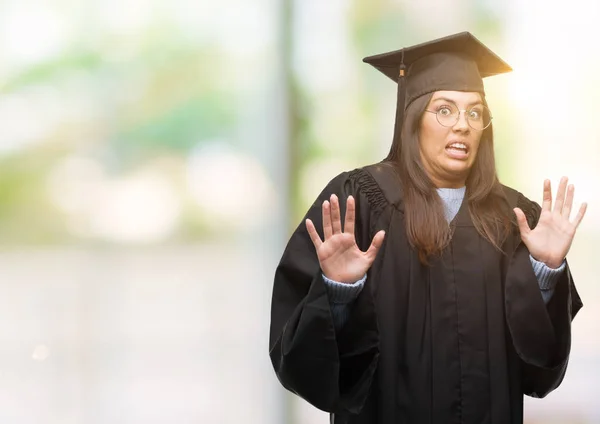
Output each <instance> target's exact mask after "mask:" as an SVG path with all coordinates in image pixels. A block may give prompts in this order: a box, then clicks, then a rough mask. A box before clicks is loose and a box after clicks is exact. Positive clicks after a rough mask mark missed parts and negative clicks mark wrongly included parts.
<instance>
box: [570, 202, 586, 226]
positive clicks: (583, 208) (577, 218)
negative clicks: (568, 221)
mask: <svg viewBox="0 0 600 424" xmlns="http://www.w3.org/2000/svg"><path fill="white" fill-rule="evenodd" d="M585 211H587V203H582V204H581V206H580V208H579V212H577V216H575V220H574V221H573V224H574V225H575V228H577V227H579V224H580V223H581V220H582V219H583V217H584V216H585Z"/></svg>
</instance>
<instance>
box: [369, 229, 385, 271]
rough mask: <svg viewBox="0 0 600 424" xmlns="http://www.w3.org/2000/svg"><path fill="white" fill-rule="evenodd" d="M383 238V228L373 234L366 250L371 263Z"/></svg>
mask: <svg viewBox="0 0 600 424" xmlns="http://www.w3.org/2000/svg"><path fill="white" fill-rule="evenodd" d="M384 238H385V231H383V230H381V231H379V232H378V233H377V234H375V237H373V241H372V242H371V246H369V249H368V250H367V252H366V255H367V258H368V259H369V262H371V263H373V261H374V260H375V257H376V256H377V252H379V248H380V247H381V245H382V244H383V239H384Z"/></svg>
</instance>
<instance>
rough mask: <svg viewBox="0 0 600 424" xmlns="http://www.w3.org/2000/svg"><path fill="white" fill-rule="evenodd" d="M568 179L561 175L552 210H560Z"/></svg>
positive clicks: (563, 201)
mask: <svg viewBox="0 0 600 424" xmlns="http://www.w3.org/2000/svg"><path fill="white" fill-rule="evenodd" d="M568 181H569V179H568V178H567V177H562V178H561V179H560V184H558V191H557V192H556V203H554V212H558V213H561V212H562V209H563V206H564V203H565V192H566V191H567V182H568Z"/></svg>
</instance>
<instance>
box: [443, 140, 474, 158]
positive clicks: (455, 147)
mask: <svg viewBox="0 0 600 424" xmlns="http://www.w3.org/2000/svg"><path fill="white" fill-rule="evenodd" d="M446 151H447V152H448V153H451V154H452V155H453V156H454V155H457V156H466V155H467V153H469V146H467V145H466V144H465V143H461V142H458V141H455V142H452V143H448V145H446Z"/></svg>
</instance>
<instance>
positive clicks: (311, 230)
mask: <svg viewBox="0 0 600 424" xmlns="http://www.w3.org/2000/svg"><path fill="white" fill-rule="evenodd" d="M306 230H307V231H308V235H309V236H310V239H311V240H312V242H313V244H314V245H315V249H318V248H319V247H320V246H321V245H322V244H323V241H322V240H321V237H319V233H317V229H316V228H315V224H313V222H312V221H311V220H310V219H307V220H306Z"/></svg>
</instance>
